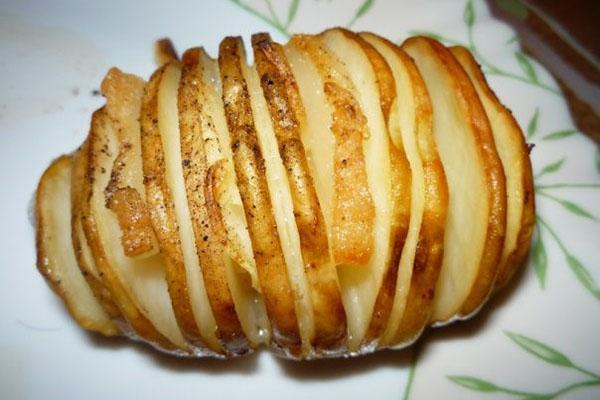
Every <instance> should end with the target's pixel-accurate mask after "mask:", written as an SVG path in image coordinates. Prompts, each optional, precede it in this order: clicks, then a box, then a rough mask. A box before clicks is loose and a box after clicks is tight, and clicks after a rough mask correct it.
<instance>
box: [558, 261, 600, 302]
mask: <svg viewBox="0 0 600 400" xmlns="http://www.w3.org/2000/svg"><path fill="white" fill-rule="evenodd" d="M566 258H567V264H569V267H570V268H571V270H572V271H573V273H574V274H575V276H576V277H577V279H578V280H579V282H581V284H582V285H583V286H584V287H585V288H586V289H587V290H589V291H590V293H592V295H594V297H596V299H598V300H600V288H598V286H597V285H596V282H595V281H594V277H593V276H592V274H590V272H589V271H588V270H587V269H586V268H585V267H584V266H583V264H582V263H581V261H579V260H578V259H577V258H576V257H575V256H574V255H572V254H567V256H566Z"/></svg>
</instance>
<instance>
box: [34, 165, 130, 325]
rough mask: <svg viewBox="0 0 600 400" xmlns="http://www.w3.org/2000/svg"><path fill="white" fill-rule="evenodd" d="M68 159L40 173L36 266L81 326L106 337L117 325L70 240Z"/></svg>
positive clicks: (36, 210)
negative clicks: (86, 277) (100, 299)
mask: <svg viewBox="0 0 600 400" xmlns="http://www.w3.org/2000/svg"><path fill="white" fill-rule="evenodd" d="M70 185H71V158H70V157H68V156H62V157H60V158H58V159H56V160H55V161H54V162H52V164H51V165H50V166H49V167H48V169H47V170H46V171H45V172H44V174H43V175H42V178H41V179H40V183H39V184H38V188H37V192H36V197H35V215H36V227H37V231H36V248H37V268H38V270H39V271H40V273H41V274H42V275H43V276H44V277H45V278H46V280H47V282H48V283H49V284H50V287H51V288H52V290H54V292H55V293H56V294H58V295H59V296H60V297H61V298H62V300H63V301H64V303H65V305H66V306H67V309H68V310H69V313H70V314H71V315H72V316H73V318H74V319H75V321H77V323H78V324H79V325H80V326H81V327H82V328H84V329H88V330H91V331H96V332H100V333H102V334H104V335H107V336H112V335H117V334H119V328H118V327H117V325H115V324H114V323H113V322H112V321H111V318H110V316H109V315H108V314H107V313H106V312H105V311H104V308H103V307H102V305H101V303H100V302H99V301H98V300H97V299H96V297H95V296H94V292H93V291H92V289H91V288H90V286H89V285H88V283H87V282H86V280H85V278H84V276H83V274H82V271H80V270H79V266H78V265H77V260H76V258H75V253H74V251H73V246H72V243H71V195H70V194H71V190H70Z"/></svg>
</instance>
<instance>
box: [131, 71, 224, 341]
mask: <svg viewBox="0 0 600 400" xmlns="http://www.w3.org/2000/svg"><path fill="white" fill-rule="evenodd" d="M174 62H177V61H174ZM168 65H169V64H165V65H163V66H162V67H161V68H160V69H158V70H157V71H156V72H155V73H154V74H153V75H152V77H151V78H150V81H149V82H148V84H147V85H146V89H145V91H144V96H143V99H142V108H141V111H140V125H141V138H142V155H143V156H142V158H143V170H144V186H145V188H146V201H147V204H148V208H149V211H150V220H151V221H152V226H153V228H154V232H155V234H156V237H157V239H158V245H159V247H160V250H161V253H162V255H163V258H164V260H165V272H166V276H167V286H168V288H169V295H170V297H171V303H172V304H173V310H174V312H175V318H176V319H177V324H178V325H179V328H180V329H181V331H182V333H183V335H184V336H185V338H186V339H188V340H189V341H190V342H192V343H194V344H197V345H204V341H203V340H202V336H201V333H200V330H199V329H198V325H197V324H196V319H195V317H194V313H193V311H192V306H191V303H190V296H189V292H188V286H187V276H186V270H185V265H184V262H183V252H182V249H181V240H180V239H179V226H178V224H177V219H176V215H175V205H174V203H173V197H172V194H171V189H170V188H169V185H168V183H167V178H166V176H165V175H166V170H165V154H164V150H163V146H162V142H161V137H160V131H159V127H158V92H159V88H160V84H161V81H162V78H163V74H164V71H165V69H166V68H167V66H168ZM213 350H215V351H219V350H220V349H213Z"/></svg>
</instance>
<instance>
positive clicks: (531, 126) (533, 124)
mask: <svg viewBox="0 0 600 400" xmlns="http://www.w3.org/2000/svg"><path fill="white" fill-rule="evenodd" d="M539 117H540V109H539V108H536V109H535V112H534V113H533V116H532V117H531V119H530V120H529V123H528V124H527V137H528V138H530V137H532V136H533V135H535V133H536V131H537V125H538V119H539Z"/></svg>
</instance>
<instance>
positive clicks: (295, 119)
mask: <svg viewBox="0 0 600 400" xmlns="http://www.w3.org/2000/svg"><path fill="white" fill-rule="evenodd" d="M252 47H253V49H254V62H255V64H256V68H257V70H258V73H259V76H260V82H261V86H262V89H263V93H264V96H265V99H266V102H267V106H268V108H269V113H270V115H271V120H272V122H273V129H274V131H275V136H276V139H277V144H278V148H279V154H280V155H281V158H282V160H283V165H284V167H285V170H286V173H287V177H288V182H289V185H290V191H291V194H292V202H293V206H294V216H295V219H296V225H297V227H298V232H299V234H300V245H301V249H302V256H303V261H304V265H305V271H306V275H307V277H308V281H309V284H310V289H311V294H312V303H313V311H314V318H315V330H314V332H315V333H314V335H315V336H314V338H313V341H312V344H313V345H314V346H315V347H317V348H319V347H322V348H332V347H335V346H336V345H338V344H339V343H340V342H341V341H342V340H343V339H345V335H346V314H345V311H344V306H343V304H342V298H341V294H340V288H339V284H338V281H337V272H336V269H335V266H334V265H333V263H331V260H330V256H329V245H328V240H327V231H326V227H325V220H324V218H323V214H322V212H321V207H320V205H319V200H318V198H317V192H316V190H315V186H314V182H313V178H312V176H311V175H310V171H309V169H308V162H307V159H306V153H305V150H304V145H303V144H302V141H301V140H300V124H302V123H304V120H305V118H306V117H305V115H304V106H303V104H302V100H301V98H300V93H299V89H298V85H297V83H296V81H295V79H294V76H293V74H292V71H291V69H290V67H289V65H288V63H287V59H286V57H285V54H284V53H283V49H282V48H281V45H279V44H277V43H274V42H273V41H272V40H271V37H270V36H269V35H268V34H266V33H261V34H256V35H253V36H252Z"/></svg>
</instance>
